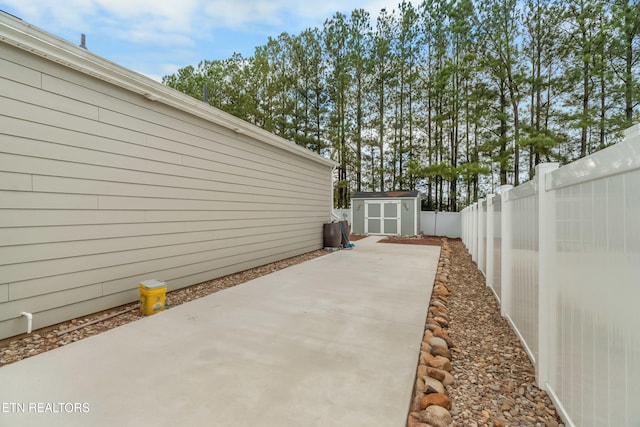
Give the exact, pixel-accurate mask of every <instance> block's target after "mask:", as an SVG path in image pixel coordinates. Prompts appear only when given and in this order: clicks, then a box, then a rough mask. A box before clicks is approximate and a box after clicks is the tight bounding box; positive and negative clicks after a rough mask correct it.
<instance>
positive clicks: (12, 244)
mask: <svg viewBox="0 0 640 427" xmlns="http://www.w3.org/2000/svg"><path fill="white" fill-rule="evenodd" d="M56 43H58V41H57V40H56ZM69 46H70V47H69V48H68V49H69V50H71V51H73V49H74V48H75V47H74V46H72V45H69ZM78 55H82V53H80V54H78ZM52 59H55V58H52ZM114 66H115V64H114ZM125 71H127V70H125ZM140 78H141V79H144V78H143V77H141V76H140ZM151 83H153V82H151ZM158 86H160V85H159V84H158ZM165 90H166V89H165ZM150 98H152V99H153V97H150ZM200 108H202V107H200ZM210 110H211V112H212V115H221V114H222V113H221V112H219V111H214V109H213V108H211V109H210ZM228 120H229V121H232V119H228ZM245 125H246V126H249V125H248V124H245ZM271 138H273V136H271ZM282 144H283V147H284V145H285V144H289V143H288V142H287V141H284V140H282ZM285 148H286V149H285ZM331 166H332V164H331V162H329V161H326V160H324V159H321V158H320V157H319V156H317V158H315V157H314V156H312V155H309V154H304V153H301V154H297V153H296V152H295V150H293V149H291V148H287V147H284V148H279V147H278V146H277V144H274V143H273V142H271V143H269V144H267V143H265V142H264V141H261V140H259V139H256V138H254V137H252V136H249V135H246V134H244V133H242V132H238V130H237V129H236V130H235V131H234V130H233V129H230V128H228V127H225V126H222V125H219V124H216V123H215V120H206V119H205V118H201V117H198V116H195V115H193V114H190V113H188V112H187V110H181V109H179V108H173V107H171V106H169V105H166V104H164V103H161V102H154V101H152V100H150V99H147V98H146V97H145V96H142V95H141V94H138V93H135V92H133V91H131V90H127V89H125V88H122V87H121V85H114V84H110V83H107V82H105V81H104V80H103V79H100V78H96V77H93V76H90V75H87V74H86V73H83V72H79V71H76V70H74V69H71V68H69V67H68V66H65V65H60V64H58V63H56V62H52V61H50V60H47V59H44V58H42V57H41V56H38V55H34V54H32V53H30V52H27V51H25V50H22V49H19V48H16V47H13V46H12V45H10V44H5V43H1V42H0V338H4V337H8V336H13V335H16V334H19V333H22V332H24V331H25V330H26V319H25V318H24V317H22V318H20V317H19V315H20V313H21V312H31V313H33V315H34V317H33V319H34V320H33V326H34V328H39V327H43V326H47V325H51V324H55V323H58V322H61V321H64V320H68V319H71V318H74V317H77V316H81V315H84V314H87V313H91V312H95V311H99V310H103V309H106V308H110V307H114V306H117V305H121V304H124V303H128V302H131V301H134V300H136V299H137V298H138V287H137V286H138V283H139V282H140V281H142V280H145V279H151V278H157V279H160V280H164V281H167V282H168V288H169V290H172V289H177V288H181V287H184V286H188V285H192V284H195V283H199V282H202V281H206V280H209V279H213V278H215V277H219V276H223V275H226V274H230V273H233V272H237V271H241V270H244V269H247V268H251V267H254V266H258V265H262V264H265V263H269V262H272V261H276V260H279V259H283V258H286V257H290V256H294V255H297V254H301V253H304V252H308V251H311V250H314V249H318V248H321V247H322V224H323V223H324V222H326V221H327V220H328V219H329V212H330V206H331V191H330V187H331Z"/></svg>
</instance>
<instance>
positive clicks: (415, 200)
mask: <svg viewBox="0 0 640 427" xmlns="http://www.w3.org/2000/svg"><path fill="white" fill-rule="evenodd" d="M420 209H421V198H420V193H419V192H418V191H385V192H359V193H355V194H354V195H353V196H352V197H351V218H352V227H351V231H352V232H353V233H356V234H382V235H391V236H414V235H417V234H419V233H420Z"/></svg>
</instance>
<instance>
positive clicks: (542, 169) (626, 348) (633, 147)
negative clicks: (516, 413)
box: [462, 126, 640, 427]
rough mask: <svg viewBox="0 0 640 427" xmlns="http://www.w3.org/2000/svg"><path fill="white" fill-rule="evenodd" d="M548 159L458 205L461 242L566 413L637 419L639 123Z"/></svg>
mask: <svg viewBox="0 0 640 427" xmlns="http://www.w3.org/2000/svg"><path fill="white" fill-rule="evenodd" d="M556 167H557V166H555V165H553V164H543V165H538V167H536V177H535V180H533V181H531V182H528V183H525V184H523V185H521V186H519V187H516V188H509V186H503V187H502V188H501V195H499V196H489V197H488V200H489V204H488V205H489V206H488V208H489V209H490V211H489V214H487V211H486V209H485V208H486V204H483V203H484V202H479V203H476V204H473V205H471V206H469V207H468V208H466V209H465V210H464V211H463V213H462V215H463V233H462V237H463V242H464V243H465V245H467V247H468V248H469V251H470V252H471V253H472V255H473V259H474V260H475V261H476V262H477V263H478V268H479V269H480V270H482V271H483V272H486V271H489V273H490V275H488V276H487V284H488V285H489V286H491V288H492V289H493V291H494V293H495V294H496V297H497V298H498V299H499V300H500V302H501V312H502V314H503V315H504V316H505V317H506V318H507V319H508V320H509V322H510V324H511V326H512V327H513V328H514V330H515V331H516V333H517V334H518V336H519V337H520V339H521V341H522V342H523V345H524V346H525V348H526V350H527V352H528V354H529V357H530V358H531V360H532V361H533V363H534V366H535V368H536V378H537V381H538V385H539V386H540V387H541V388H544V389H545V390H547V392H548V393H549V395H550V396H551V399H552V400H553V401H554V403H555V405H556V409H557V410H558V412H559V414H560V416H561V417H562V419H563V420H564V422H565V423H566V424H567V425H570V426H594V427H595V426H610V427H614V426H616V427H617V426H640V405H637V402H638V401H640V334H639V333H638V326H639V325H640V310H639V309H638V305H639V304H640V286H639V285H638V277H640V126H635V127H633V128H631V129H629V130H627V132H626V138H625V141H623V142H621V143H619V144H616V145H614V146H612V147H609V148H607V149H605V150H602V151H600V152H598V153H595V154H594V155H591V156H589V157H586V158H584V159H580V160H578V161H576V162H574V163H571V164H569V165H566V166H564V167H562V168H560V169H556ZM488 221H491V223H490V224H489V223H488ZM487 230H488V234H486V233H487ZM485 263H486V264H485Z"/></svg>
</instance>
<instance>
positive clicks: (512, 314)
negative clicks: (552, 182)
mask: <svg viewBox="0 0 640 427" xmlns="http://www.w3.org/2000/svg"><path fill="white" fill-rule="evenodd" d="M534 184H535V183H534V182H533V181H530V182H528V183H526V184H523V185H521V186H519V187H516V188H514V189H512V190H511V191H510V192H509V193H508V197H507V203H511V204H512V205H513V207H512V209H513V217H512V223H511V236H510V238H511V244H510V248H511V257H512V264H511V292H510V301H509V307H510V310H509V312H508V313H507V318H508V319H509V320H510V321H511V322H512V324H513V327H514V328H515V330H516V332H517V333H518V334H519V335H520V337H521V339H522V340H523V341H524V343H523V344H524V345H525V347H526V350H527V351H528V352H529V356H530V357H531V359H532V360H533V361H534V363H535V361H536V360H537V358H538V215H537V213H538V199H537V189H536V187H535V185H534Z"/></svg>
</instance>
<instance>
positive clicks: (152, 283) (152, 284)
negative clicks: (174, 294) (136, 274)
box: [140, 279, 167, 316]
mask: <svg viewBox="0 0 640 427" xmlns="http://www.w3.org/2000/svg"><path fill="white" fill-rule="evenodd" d="M166 296H167V283H166V282H161V281H160V280H156V279H151V280H144V281H142V282H140V312H141V313H142V314H144V315H145V316H151V315H152V314H156V313H158V312H160V311H163V310H164V302H165V298H166Z"/></svg>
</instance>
